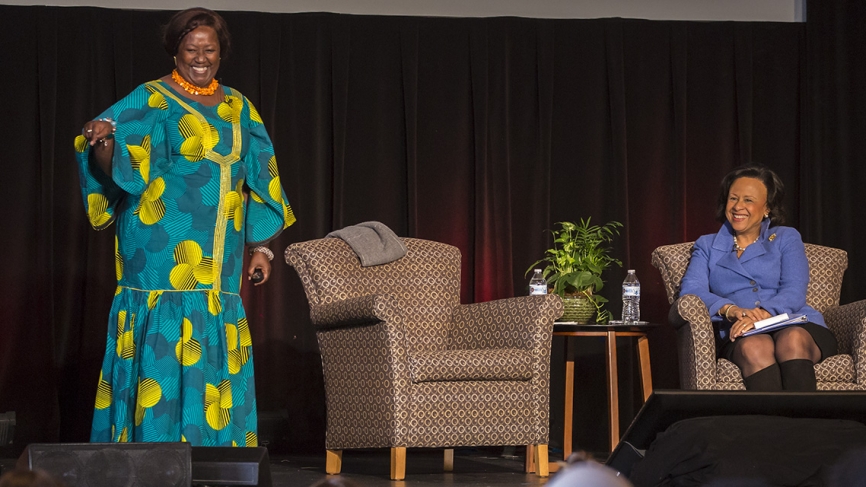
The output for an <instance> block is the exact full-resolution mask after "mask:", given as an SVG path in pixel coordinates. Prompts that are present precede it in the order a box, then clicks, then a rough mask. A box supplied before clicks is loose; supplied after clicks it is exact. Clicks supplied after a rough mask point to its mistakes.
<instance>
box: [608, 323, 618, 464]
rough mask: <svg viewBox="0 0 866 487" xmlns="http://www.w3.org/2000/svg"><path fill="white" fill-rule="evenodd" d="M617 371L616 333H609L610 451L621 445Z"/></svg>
mask: <svg viewBox="0 0 866 487" xmlns="http://www.w3.org/2000/svg"><path fill="white" fill-rule="evenodd" d="M617 374H618V372H617V369H616V332H614V331H609V332H607V392H608V396H607V401H608V406H609V414H610V451H613V449H614V448H616V444H617V443H619V385H618V384H617Z"/></svg>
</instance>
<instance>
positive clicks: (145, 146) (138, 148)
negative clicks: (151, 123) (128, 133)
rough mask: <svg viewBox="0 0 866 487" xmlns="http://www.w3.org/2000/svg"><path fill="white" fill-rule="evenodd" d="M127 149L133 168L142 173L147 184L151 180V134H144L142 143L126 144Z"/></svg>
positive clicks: (142, 177)
mask: <svg viewBox="0 0 866 487" xmlns="http://www.w3.org/2000/svg"><path fill="white" fill-rule="evenodd" d="M126 150H127V151H128V152H129V162H130V164H131V165H132V168H133V169H135V170H136V171H138V172H139V173H140V174H141V179H143V180H144V183H145V184H147V183H148V181H150V135H145V136H144V138H143V139H142V140H141V145H135V144H126Z"/></svg>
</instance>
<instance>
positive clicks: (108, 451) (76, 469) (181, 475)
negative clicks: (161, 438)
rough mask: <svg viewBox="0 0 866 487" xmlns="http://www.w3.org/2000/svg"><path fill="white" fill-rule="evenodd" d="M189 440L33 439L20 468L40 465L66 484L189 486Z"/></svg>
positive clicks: (71, 486) (25, 450)
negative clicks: (42, 440)
mask: <svg viewBox="0 0 866 487" xmlns="http://www.w3.org/2000/svg"><path fill="white" fill-rule="evenodd" d="M190 450H191V447H190V445H189V443H33V444H30V445H27V448H25V449H24V452H23V453H22V454H21V456H20V457H19V458H18V465H17V466H18V468H24V469H31V470H32V469H34V468H39V469H42V470H45V471H47V472H48V473H50V474H52V475H54V476H55V477H57V478H58V479H60V480H62V481H63V483H64V485H66V487H79V486H88V487H118V486H124V485H136V486H142V487H150V486H153V487H157V486H159V487H188V486H189V485H190V483H191V481H192V475H191V472H192V469H191V465H190V458H191V456H190Z"/></svg>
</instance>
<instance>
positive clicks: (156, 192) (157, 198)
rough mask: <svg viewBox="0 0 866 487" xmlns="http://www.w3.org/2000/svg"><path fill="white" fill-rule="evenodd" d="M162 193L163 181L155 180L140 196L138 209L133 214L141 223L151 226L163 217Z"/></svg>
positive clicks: (163, 190)
mask: <svg viewBox="0 0 866 487" xmlns="http://www.w3.org/2000/svg"><path fill="white" fill-rule="evenodd" d="M164 192H165V180H163V179H162V178H156V179H154V180H153V182H151V183H150V184H149V185H148V186H147V189H145V190H144V193H142V194H141V199H140V200H139V202H138V208H136V210H135V214H136V215H138V219H139V220H141V223H144V224H145V225H153V224H154V223H156V222H158V221H160V220H162V217H164V216H165V203H164V202H163V201H162V194H163V193H164Z"/></svg>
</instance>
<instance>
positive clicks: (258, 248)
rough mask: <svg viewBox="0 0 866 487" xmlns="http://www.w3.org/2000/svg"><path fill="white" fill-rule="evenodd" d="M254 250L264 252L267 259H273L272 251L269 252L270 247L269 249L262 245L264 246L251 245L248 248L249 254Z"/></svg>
mask: <svg viewBox="0 0 866 487" xmlns="http://www.w3.org/2000/svg"><path fill="white" fill-rule="evenodd" d="M254 252H261V253H263V254H265V257H267V258H268V260H274V253H273V252H271V249H269V248H267V247H264V246H259V247H253V248H251V249H250V255H253V253H254Z"/></svg>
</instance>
